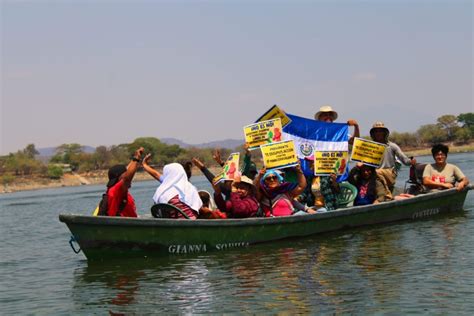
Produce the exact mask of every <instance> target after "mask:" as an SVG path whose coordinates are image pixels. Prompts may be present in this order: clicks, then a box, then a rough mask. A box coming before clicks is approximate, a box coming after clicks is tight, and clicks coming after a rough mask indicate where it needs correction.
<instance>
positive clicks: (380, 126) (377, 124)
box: [370, 122, 390, 138]
mask: <svg viewBox="0 0 474 316" xmlns="http://www.w3.org/2000/svg"><path fill="white" fill-rule="evenodd" d="M377 129H381V130H383V131H384V132H385V134H387V135H388V134H390V131H389V130H388V128H386V127H385V124H384V123H383V122H375V123H374V125H372V128H371V129H370V136H372V138H373V135H372V134H373V133H374V132H375V130H377Z"/></svg>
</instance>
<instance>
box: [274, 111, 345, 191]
mask: <svg viewBox="0 0 474 316" xmlns="http://www.w3.org/2000/svg"><path fill="white" fill-rule="evenodd" d="M286 115H288V117H289V118H290V119H291V122H290V123H289V124H288V125H286V126H285V127H284V128H283V139H285V140H293V141H294V143H295V149H296V153H297V155H298V158H299V159H300V162H301V168H302V169H303V172H304V174H305V175H308V176H309V175H312V174H314V172H313V170H312V168H311V164H313V161H314V152H315V151H326V150H330V151H348V140H349V126H348V125H347V124H345V123H326V122H322V121H316V120H312V119H307V118H304V117H299V116H296V115H292V114H288V113H286ZM347 177H348V169H347V168H346V172H345V173H344V174H343V175H341V176H338V182H340V181H344V180H346V179H347Z"/></svg>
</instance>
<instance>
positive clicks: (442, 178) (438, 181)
mask: <svg viewBox="0 0 474 316" xmlns="http://www.w3.org/2000/svg"><path fill="white" fill-rule="evenodd" d="M448 152H449V147H448V146H446V145H443V144H436V145H434V146H433V147H432V148H431V154H432V155H433V158H434V160H435V163H433V164H428V165H426V167H425V170H424V171H423V185H424V186H425V187H427V188H428V189H429V190H430V191H433V190H444V189H451V188H454V187H455V185H456V182H458V185H457V187H456V189H457V190H458V191H461V190H462V189H464V188H465V187H466V186H467V185H468V184H469V179H468V178H467V177H466V176H465V175H464V173H463V172H462V171H461V169H459V168H458V167H457V166H455V165H452V164H449V163H447V162H446V161H447V158H448Z"/></svg>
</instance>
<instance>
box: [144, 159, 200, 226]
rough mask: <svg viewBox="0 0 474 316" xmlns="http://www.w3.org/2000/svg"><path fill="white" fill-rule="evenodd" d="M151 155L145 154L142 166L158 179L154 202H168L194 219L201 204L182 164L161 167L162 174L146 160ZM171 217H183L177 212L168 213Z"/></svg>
mask: <svg viewBox="0 0 474 316" xmlns="http://www.w3.org/2000/svg"><path fill="white" fill-rule="evenodd" d="M150 158H151V155H150V154H148V155H146V157H145V159H144V160H143V168H144V169H145V171H146V172H148V174H150V175H151V176H152V177H153V178H155V179H156V180H158V181H160V182H161V184H160V186H159V187H158V188H157V189H156V192H155V194H154V195H153V200H154V201H155V203H168V204H171V205H174V206H176V207H177V208H179V209H181V210H182V211H183V212H184V213H185V214H186V215H187V216H189V218H190V219H196V218H197V217H198V215H199V209H200V208H201V206H202V201H201V198H200V197H199V194H198V190H197V189H196V188H195V187H194V185H192V184H191V183H190V182H189V181H188V176H187V175H186V171H185V170H184V168H183V166H182V165H181V164H179V163H170V164H168V165H165V166H164V168H163V174H160V173H159V172H158V171H156V170H155V169H153V168H152V167H151V166H150V165H149V164H148V162H149V161H150ZM170 216H171V217H173V218H178V219H182V218H184V216H183V215H181V214H180V213H179V212H174V213H172V214H170Z"/></svg>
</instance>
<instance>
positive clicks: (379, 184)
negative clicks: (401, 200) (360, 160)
mask: <svg viewBox="0 0 474 316" xmlns="http://www.w3.org/2000/svg"><path fill="white" fill-rule="evenodd" d="M383 181H384V179H383V178H382V177H381V176H378V175H377V173H376V171H375V168H374V167H372V166H368V165H365V164H358V165H357V166H355V167H354V168H352V169H351V171H350V172H349V183H351V184H352V185H354V186H355V187H356V188H357V196H356V198H355V200H354V205H355V206H357V205H369V204H377V203H380V202H384V201H386V200H390V196H391V194H390V191H389V189H388V187H387V186H386V185H384V183H383Z"/></svg>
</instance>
